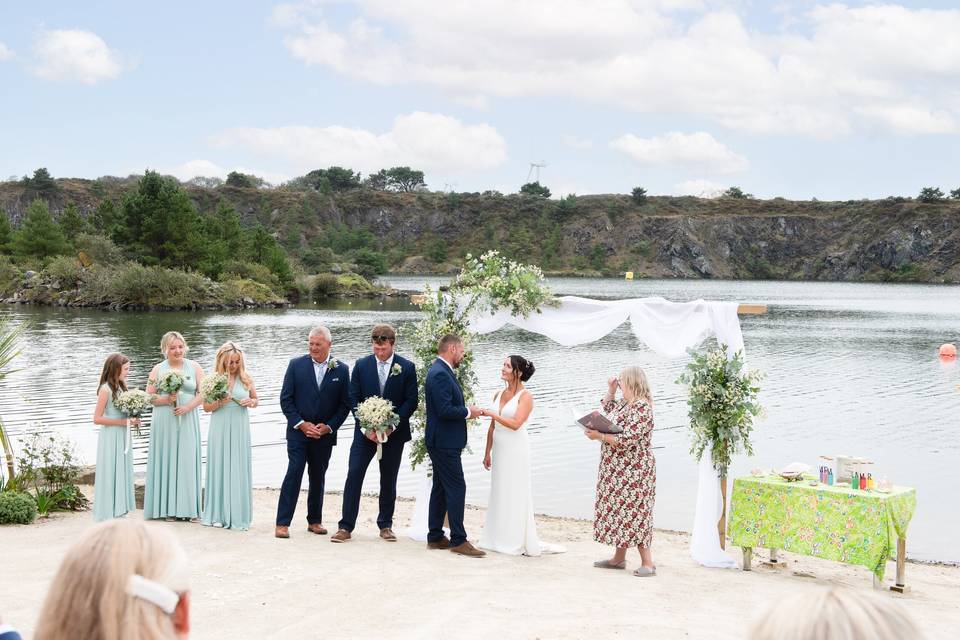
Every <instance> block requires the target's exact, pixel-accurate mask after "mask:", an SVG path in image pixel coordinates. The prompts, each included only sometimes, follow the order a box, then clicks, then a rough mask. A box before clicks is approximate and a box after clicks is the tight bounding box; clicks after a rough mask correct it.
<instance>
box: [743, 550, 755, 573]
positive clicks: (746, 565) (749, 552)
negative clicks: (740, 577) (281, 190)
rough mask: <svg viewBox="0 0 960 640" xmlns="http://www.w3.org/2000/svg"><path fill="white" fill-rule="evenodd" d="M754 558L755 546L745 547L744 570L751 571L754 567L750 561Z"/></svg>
mask: <svg viewBox="0 0 960 640" xmlns="http://www.w3.org/2000/svg"><path fill="white" fill-rule="evenodd" d="M752 560H753V547H744V548H743V570H744V571H751V570H752V569H753V567H752V566H751V564H750V562H751V561H752Z"/></svg>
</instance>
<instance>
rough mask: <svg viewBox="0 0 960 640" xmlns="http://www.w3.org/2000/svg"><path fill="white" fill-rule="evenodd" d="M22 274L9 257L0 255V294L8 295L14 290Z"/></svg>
mask: <svg viewBox="0 0 960 640" xmlns="http://www.w3.org/2000/svg"><path fill="white" fill-rule="evenodd" d="M22 275H23V274H22V273H21V271H20V269H18V268H17V267H16V266H14V265H13V263H12V262H10V258H8V257H7V256H3V255H0V296H8V295H10V294H12V293H13V292H14V291H16V290H17V286H18V285H19V283H20V278H21V277H22Z"/></svg>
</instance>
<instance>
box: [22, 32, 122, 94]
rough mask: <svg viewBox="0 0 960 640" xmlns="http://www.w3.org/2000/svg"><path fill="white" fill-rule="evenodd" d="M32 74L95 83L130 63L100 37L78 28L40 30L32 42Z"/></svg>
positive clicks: (112, 76)
mask: <svg viewBox="0 0 960 640" xmlns="http://www.w3.org/2000/svg"><path fill="white" fill-rule="evenodd" d="M33 55H34V65H33V66H32V69H31V70H32V71H33V73H34V75H36V76H38V77H40V78H43V79H45V80H53V81H57V82H79V83H81V84H89V85H92V84H97V83H98V82H100V81H102V80H112V79H114V78H116V77H118V76H119V75H120V74H121V73H122V72H123V71H125V70H126V69H128V68H131V67H132V63H130V62H127V61H125V60H124V57H123V56H122V55H121V54H120V53H119V52H117V51H115V50H113V49H110V48H109V47H108V46H107V43H106V42H104V41H103V38H101V37H100V36H98V35H97V34H95V33H92V32H90V31H83V30H80V29H56V30H52V31H42V32H40V34H39V35H38V36H37V39H36V41H35V42H34V44H33Z"/></svg>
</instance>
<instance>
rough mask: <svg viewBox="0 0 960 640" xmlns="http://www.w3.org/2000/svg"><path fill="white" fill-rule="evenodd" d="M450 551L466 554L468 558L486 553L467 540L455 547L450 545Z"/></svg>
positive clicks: (480, 556) (478, 556)
mask: <svg viewBox="0 0 960 640" xmlns="http://www.w3.org/2000/svg"><path fill="white" fill-rule="evenodd" d="M450 551H452V552H454V553H459V554H460V555H462V556H467V557H468V558H482V557H483V556H485V555H487V552H486V551H481V550H480V549H477V548H476V547H475V546H473V545H472V544H470V542H469V541H465V542H464V543H463V544H460V545H457V546H456V547H450Z"/></svg>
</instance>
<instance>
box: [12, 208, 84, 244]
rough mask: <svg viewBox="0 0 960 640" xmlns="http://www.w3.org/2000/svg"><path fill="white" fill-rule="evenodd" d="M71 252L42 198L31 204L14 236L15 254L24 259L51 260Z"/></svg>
mask: <svg viewBox="0 0 960 640" xmlns="http://www.w3.org/2000/svg"><path fill="white" fill-rule="evenodd" d="M69 251H70V245H69V244H68V243H67V239H66V238H65V237H64V236H63V232H62V231H61V230H60V227H58V226H57V223H56V222H54V221H53V217H51V215H50V207H48V206H47V203H46V202H44V201H43V200H41V199H40V198H37V199H35V200H34V201H33V202H31V203H30V207H29V208H28V209H27V213H26V215H25V216H24V217H23V222H21V223H20V228H19V229H17V231H16V232H15V233H14V234H13V252H14V253H15V254H16V255H18V256H21V257H24V258H40V259H45V258H50V257H53V256H57V255H62V254H65V253H68V252H69Z"/></svg>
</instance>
